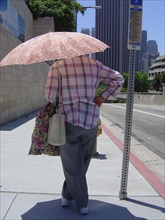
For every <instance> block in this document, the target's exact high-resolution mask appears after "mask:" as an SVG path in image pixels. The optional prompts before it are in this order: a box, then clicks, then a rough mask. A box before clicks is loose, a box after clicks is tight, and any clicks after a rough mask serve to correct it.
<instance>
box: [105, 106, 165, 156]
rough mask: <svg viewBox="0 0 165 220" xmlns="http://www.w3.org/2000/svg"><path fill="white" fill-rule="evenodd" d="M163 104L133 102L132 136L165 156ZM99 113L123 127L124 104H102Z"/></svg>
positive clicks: (164, 112)
mask: <svg viewBox="0 0 165 220" xmlns="http://www.w3.org/2000/svg"><path fill="white" fill-rule="evenodd" d="M164 110H165V109H164V106H155V105H140V104H134V108H133V121H132V136H133V137H134V138H135V139H137V140H138V141H139V142H140V143H141V144H143V145H144V146H146V147H147V148H149V149H150V150H152V151H153V152H154V153H156V154H157V155H159V156H160V157H161V158H163V159H164V158H165V149H164V147H165V135H164V134H165V111H164ZM101 115H103V116H104V117H106V118H107V119H108V120H110V121H112V122H113V123H114V125H117V126H119V127H120V128H122V129H123V130H124V129H125V115H126V104H119V103H115V104H112V103H111V104H107V103H106V104H103V105H102V107H101Z"/></svg>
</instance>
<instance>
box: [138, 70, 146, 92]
mask: <svg viewBox="0 0 165 220" xmlns="http://www.w3.org/2000/svg"><path fill="white" fill-rule="evenodd" d="M148 89H149V81H148V75H147V74H145V73H142V72H136V73H135V92H148Z"/></svg>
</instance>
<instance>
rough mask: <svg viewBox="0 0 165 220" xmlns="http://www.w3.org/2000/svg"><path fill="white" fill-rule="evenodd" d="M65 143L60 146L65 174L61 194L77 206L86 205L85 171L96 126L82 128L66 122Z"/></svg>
mask: <svg viewBox="0 0 165 220" xmlns="http://www.w3.org/2000/svg"><path fill="white" fill-rule="evenodd" d="M66 136H67V143H66V144H65V145H63V146H61V147H60V155H61V161H62V166H63V170H64V175H65V181H64V184H63V189H62V196H63V197H64V198H66V199H68V200H74V202H75V204H76V206H77V208H82V207H86V206H87V205H88V186H87V181H86V172H87V169H88V166H89V164H90V160H91V157H92V154H93V149H94V147H95V144H96V137H97V127H95V128H92V129H84V128H82V127H79V126H74V125H72V124H70V123H66Z"/></svg>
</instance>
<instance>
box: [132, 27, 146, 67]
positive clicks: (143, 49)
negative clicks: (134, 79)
mask: <svg viewBox="0 0 165 220" xmlns="http://www.w3.org/2000/svg"><path fill="white" fill-rule="evenodd" d="M146 52H147V31H146V30H143V31H142V33H141V49H140V50H137V52H136V63H135V71H142V70H143V69H144V67H143V61H142V60H143V59H142V58H143V55H144V54H145V53H146Z"/></svg>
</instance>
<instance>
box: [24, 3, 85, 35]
mask: <svg viewBox="0 0 165 220" xmlns="http://www.w3.org/2000/svg"><path fill="white" fill-rule="evenodd" d="M26 4H27V6H28V7H29V9H30V11H31V13H32V15H33V18H34V19H36V18H38V17H46V16H48V17H54V20H55V30H56V31H74V25H75V24H74V18H75V11H77V12H78V11H80V12H81V13H82V14H83V13H84V11H85V9H84V7H83V6H81V5H80V4H79V3H77V2H76V0H26Z"/></svg>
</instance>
